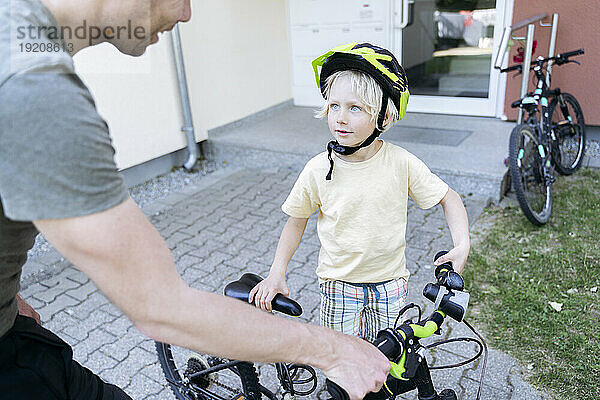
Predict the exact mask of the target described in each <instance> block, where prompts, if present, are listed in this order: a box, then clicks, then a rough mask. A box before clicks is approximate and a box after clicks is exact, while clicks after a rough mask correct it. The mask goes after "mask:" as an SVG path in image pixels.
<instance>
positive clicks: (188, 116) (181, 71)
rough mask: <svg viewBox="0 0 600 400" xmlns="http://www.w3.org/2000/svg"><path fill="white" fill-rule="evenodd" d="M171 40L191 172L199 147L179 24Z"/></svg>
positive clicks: (187, 165) (187, 161) (186, 166)
mask: <svg viewBox="0 0 600 400" xmlns="http://www.w3.org/2000/svg"><path fill="white" fill-rule="evenodd" d="M171 39H172V41H173V56H174V57H175V67H176V69H177V81H178V83H179V97H180V99H181V108H182V109H183V127H182V128H181V131H182V132H184V133H185V135H186V138H187V147H188V157H187V159H186V161H185V163H184V164H183V167H184V168H185V169H186V170H188V171H191V170H192V169H193V168H194V166H196V163H197V162H198V146H197V145H196V137H195V135H194V123H193V122H192V110H191V107H190V97H189V94H188V85H187V79H186V75H185V67H184V65H183V52H182V51H181V36H180V34H179V24H177V25H175V28H174V29H173V34H172V35H171Z"/></svg>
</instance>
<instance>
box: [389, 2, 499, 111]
mask: <svg viewBox="0 0 600 400" xmlns="http://www.w3.org/2000/svg"><path fill="white" fill-rule="evenodd" d="M505 1H506V0H392V2H391V7H392V13H391V15H392V19H393V20H392V27H393V29H392V48H393V49H394V53H395V54H396V56H400V57H401V60H402V61H401V63H402V66H403V67H404V69H405V70H406V74H407V76H408V82H409V90H410V93H411V99H410V101H409V105H408V111H413V112H430V113H444V114H448V113H450V114H463V115H481V116H495V115H496V102H497V100H498V91H499V90H498V89H499V73H498V72H497V70H495V69H493V67H492V54H493V53H494V50H495V49H496V47H497V45H498V41H499V39H500V36H501V31H502V28H503V26H504V17H505Z"/></svg>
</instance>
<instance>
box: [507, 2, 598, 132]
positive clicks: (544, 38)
mask: <svg viewBox="0 0 600 400" xmlns="http://www.w3.org/2000/svg"><path fill="white" fill-rule="evenodd" d="M514 2H515V4H514V12H513V24H514V23H516V22H519V21H522V20H524V19H527V18H529V17H533V16H535V15H539V14H542V13H547V14H548V15H550V17H548V18H546V19H545V20H544V21H543V22H547V23H551V22H552V17H551V15H552V14H553V13H558V14H559V18H558V34H557V36H556V47H555V54H557V53H560V52H565V51H571V50H575V49H579V48H584V49H585V54H584V55H582V56H578V57H576V58H575V59H576V60H577V61H579V62H581V65H577V64H565V65H561V66H554V67H553V69H552V86H553V87H560V88H561V89H562V90H563V91H566V92H569V93H572V94H573V95H575V97H576V98H577V100H579V103H580V104H581V107H582V108H583V113H584V116H585V122H586V124H588V125H600V1H599V0H514ZM551 30H552V29H551V28H549V27H548V28H546V27H541V26H540V25H539V23H536V25H535V37H534V39H535V40H537V42H538V43H537V48H536V51H535V53H534V54H533V56H532V59H535V57H537V56H540V55H542V56H548V45H549V42H550V33H551ZM513 35H514V36H527V27H525V28H522V29H520V30H518V31H515V32H514V33H513ZM517 47H519V46H518V45H516V44H515V45H514V46H513V47H512V48H511V50H510V53H509V65H512V64H514V62H513V56H514V55H516V54H517ZM514 74H515V73H514V72H510V73H509V74H508V80H507V87H506V101H505V105H504V112H505V114H506V115H507V116H508V118H509V119H511V120H514V119H516V117H517V112H516V111H515V110H514V109H512V108H510V103H512V102H513V101H514V100H516V99H517V98H518V97H519V94H520V91H521V75H518V76H517V77H514V78H513V76H514ZM531 76H533V74H532V75H531ZM529 90H530V91H531V90H533V84H532V83H531V80H530V84H529Z"/></svg>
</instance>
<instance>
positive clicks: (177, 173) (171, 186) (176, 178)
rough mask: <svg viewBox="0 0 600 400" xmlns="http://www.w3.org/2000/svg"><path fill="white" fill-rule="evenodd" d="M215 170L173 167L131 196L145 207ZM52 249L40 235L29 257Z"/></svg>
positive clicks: (135, 187) (142, 184) (131, 188)
mask: <svg viewBox="0 0 600 400" xmlns="http://www.w3.org/2000/svg"><path fill="white" fill-rule="evenodd" d="M214 171H215V167H214V165H209V166H208V167H207V168H205V170H204V171H194V172H187V171H186V170H185V169H184V168H183V167H179V168H173V171H171V172H170V173H168V174H166V175H161V176H157V177H156V178H153V179H150V180H149V181H146V182H144V183H141V184H139V185H136V186H132V187H130V188H129V194H130V195H131V198H133V200H134V201H135V202H136V203H137V204H138V205H139V206H140V208H144V207H146V206H148V205H150V204H152V203H153V202H155V201H157V200H161V199H164V198H165V197H167V196H168V195H169V194H171V193H176V192H179V191H181V190H182V189H183V188H185V187H186V186H188V185H193V184H195V183H198V182H200V181H201V180H202V179H203V178H204V177H205V176H206V175H207V174H210V173H212V172H214ZM50 249H52V245H51V244H50V243H48V242H47V241H46V239H45V238H44V237H43V236H42V235H38V236H37V237H36V239H35V244H34V245H33V247H32V248H31V250H29V252H28V253H27V257H28V258H35V257H39V256H40V255H42V254H43V253H45V252H47V251H48V250H50Z"/></svg>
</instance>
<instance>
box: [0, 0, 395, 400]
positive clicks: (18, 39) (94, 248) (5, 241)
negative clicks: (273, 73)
mask: <svg viewBox="0 0 600 400" xmlns="http://www.w3.org/2000/svg"><path fill="white" fill-rule="evenodd" d="M0 1H1V2H0V7H1V8H0V200H1V203H0V393H2V396H3V398H5V396H8V397H6V398H10V399H29V398H32V399H33V398H35V399H46V398H47V399H55V398H73V399H128V398H129V397H128V396H127V395H126V394H125V393H124V392H123V391H122V390H120V389H118V388H116V387H114V386H112V385H108V384H106V383H104V382H102V381H101V380H100V379H99V378H98V377H97V376H95V375H94V374H92V373H91V372H90V371H88V370H87V369H85V368H83V367H81V366H80V365H79V364H77V363H76V362H74V361H72V353H71V349H70V347H68V345H66V344H65V343H64V342H62V341H61V340H60V339H59V338H57V337H56V336H54V335H53V334H52V333H51V332H49V331H46V330H45V329H43V328H41V327H40V326H39V325H38V324H37V323H36V322H35V321H34V319H32V318H29V317H26V315H29V316H35V311H33V310H32V309H31V308H30V307H28V306H27V304H25V303H24V302H23V301H22V300H21V299H20V298H18V296H17V293H18V290H19V279H20V274H21V267H22V265H23V264H24V263H25V260H26V253H27V250H28V249H30V248H31V247H32V245H33V242H34V238H35V236H36V235H37V233H38V231H39V232H41V233H42V234H43V235H44V236H45V237H46V239H47V240H48V241H49V242H50V243H52V245H53V246H54V247H55V248H56V249H57V250H58V251H59V252H61V253H62V254H63V255H64V256H65V257H66V258H67V259H69V260H70V261H71V262H72V263H73V264H74V265H75V266H77V267H78V268H79V269H81V270H82V271H83V272H84V273H85V274H86V275H88V276H89V277H90V279H92V280H93V281H94V283H95V284H96V285H97V286H98V287H99V288H100V289H101V290H102V291H103V292H104V294H105V295H106V296H107V297H108V298H109V299H110V300H111V301H112V302H114V303H115V304H116V305H117V306H118V307H119V308H120V309H121V310H122V311H123V312H124V313H125V314H126V315H127V316H128V317H129V318H130V319H131V320H132V321H133V323H134V324H135V325H136V327H137V328H138V329H139V330H140V331H141V332H142V333H144V334H146V335H148V336H149V337H151V338H153V339H155V340H159V341H163V342H168V343H173V344H176V345H179V346H184V347H187V348H190V349H193V350H196V351H199V352H204V353H211V354H215V355H220V356H223V357H229V358H236V359H243V360H252V361H263V362H267V361H287V362H297V363H304V364H311V365H313V366H315V367H318V368H320V369H322V370H323V371H324V372H325V374H326V375H327V376H328V377H329V378H330V379H332V380H334V381H336V382H337V383H339V384H340V385H341V386H342V387H344V388H345V389H346V390H347V391H348V393H349V395H350V398H351V399H359V398H362V397H363V396H364V395H365V393H367V392H369V391H376V390H378V389H379V388H380V387H381V385H382V383H383V382H384V381H385V378H386V375H387V371H388V369H389V362H388V361H387V360H386V359H385V357H384V356H383V355H382V354H381V353H380V352H379V351H378V350H377V349H375V348H374V347H373V346H371V345H370V344H368V343H366V342H364V341H361V340H359V339H356V338H353V337H350V336H346V335H341V334H338V333H335V332H333V331H331V330H328V329H325V328H321V327H318V326H312V325H305V324H300V323H295V322H292V321H289V320H285V319H279V318H276V317H274V316H272V315H270V314H267V313H263V312H261V311H259V310H257V309H255V308H253V307H251V306H249V305H246V304H243V303H241V302H239V301H235V300H232V299H228V298H224V297H222V296H218V295H215V294H212V293H207V292H202V291H198V290H194V289H192V288H190V287H188V286H187V285H186V284H185V283H184V282H183V280H182V279H181V278H180V277H179V275H178V274H177V272H176V269H175V266H174V263H173V260H172V257H171V254H170V252H169V249H168V247H167V245H166V244H165V242H164V241H163V239H162V238H161V237H160V235H159V233H158V232H157V231H156V229H155V228H154V227H153V226H152V225H151V224H150V222H149V221H148V220H147V219H146V217H145V216H144V214H143V213H142V212H141V211H140V209H139V208H138V207H137V205H136V204H135V203H134V202H133V200H132V199H131V198H130V197H129V195H128V192H127V189H126V187H125V185H124V183H123V179H122V177H121V176H120V175H119V173H118V171H117V168H116V165H115V163H114V149H113V147H112V144H111V140H110V137H109V135H108V127H107V125H106V123H105V122H104V120H102V118H101V117H100V116H99V115H98V113H97V112H96V108H95V104H94V101H93V99H92V97H91V95H90V93H89V91H88V89H87V88H86V87H85V85H84V84H83V83H82V81H81V80H80V79H79V78H78V77H77V75H76V74H74V70H73V64H72V58H71V57H72V56H73V55H74V54H75V53H77V52H78V51H79V50H81V49H83V48H85V47H88V46H92V45H95V44H98V43H101V42H109V43H112V44H113V45H114V46H115V47H117V48H118V49H119V50H120V51H121V52H122V53H125V54H130V55H134V56H138V55H141V54H143V53H144V52H145V49H146V47H147V46H148V45H150V44H151V43H154V42H156V41H157V40H158V36H157V34H158V33H159V32H162V31H167V30H170V29H172V28H173V26H174V25H175V24H176V23H177V22H185V21H188V20H189V19H190V17H191V10H190V4H189V0H129V1H123V0H11V1H8V0H0ZM82 27H84V29H81V28H82ZM125 27H135V28H136V29H137V30H135V31H134V34H133V35H131V34H127V32H126V28H125ZM77 28H80V29H79V31H77ZM121 28H123V29H121ZM74 32H79V33H80V34H79V35H77V34H74ZM82 32H83V33H84V34H82ZM136 33H137V34H136ZM36 46H37V49H38V50H39V49H41V48H42V47H43V48H44V49H46V50H48V49H52V51H44V52H40V51H37V52H36V51H34V48H36ZM19 310H20V311H21V314H24V315H17V314H18V313H19ZM240 337H243V338H244V341H240Z"/></svg>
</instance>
